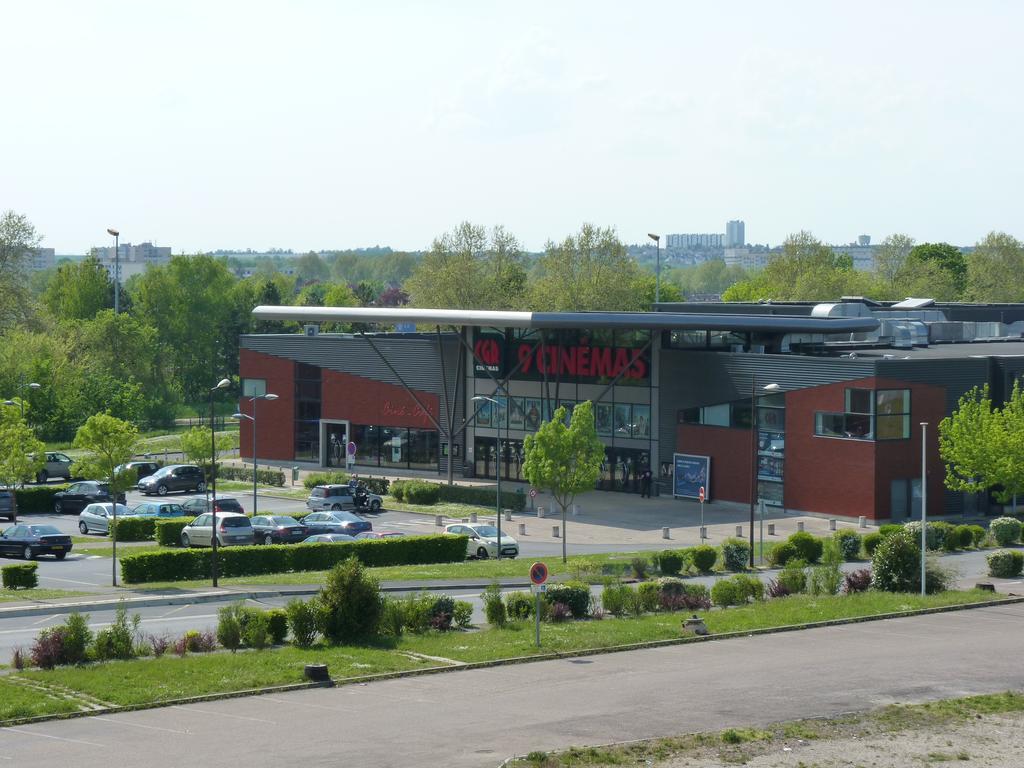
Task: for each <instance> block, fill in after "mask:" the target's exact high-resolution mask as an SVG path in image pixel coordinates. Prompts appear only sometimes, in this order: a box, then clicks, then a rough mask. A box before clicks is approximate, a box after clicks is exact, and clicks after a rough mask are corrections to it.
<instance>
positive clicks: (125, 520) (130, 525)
mask: <svg viewBox="0 0 1024 768" xmlns="http://www.w3.org/2000/svg"><path fill="white" fill-rule="evenodd" d="M156 521H157V518H155V517H120V516H119V517H118V518H117V522H116V523H115V521H114V520H108V521H107V524H108V525H109V526H110V530H111V532H112V533H113V532H116V533H117V540H118V541H149V540H150V539H152V538H153V534H154V532H155V530H156Z"/></svg>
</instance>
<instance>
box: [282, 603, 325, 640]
mask: <svg viewBox="0 0 1024 768" xmlns="http://www.w3.org/2000/svg"><path fill="white" fill-rule="evenodd" d="M285 613H287V614H288V629H290V630H291V633H292V640H294V641H295V644H296V645H297V646H299V647H300V648H308V647H309V646H311V645H312V644H313V643H314V642H315V641H316V613H317V611H316V604H315V603H314V602H313V601H310V602H304V601H302V600H299V599H295V600H291V601H289V603H288V605H287V606H285Z"/></svg>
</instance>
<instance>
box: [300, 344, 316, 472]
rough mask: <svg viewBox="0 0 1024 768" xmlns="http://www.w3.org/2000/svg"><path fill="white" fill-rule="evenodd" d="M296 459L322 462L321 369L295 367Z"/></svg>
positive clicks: (301, 364) (302, 365)
mask: <svg viewBox="0 0 1024 768" xmlns="http://www.w3.org/2000/svg"><path fill="white" fill-rule="evenodd" d="M295 458H296V459H299V460H301V461H320V368H319V367H318V366H315V365H306V364H305V363H296V365H295Z"/></svg>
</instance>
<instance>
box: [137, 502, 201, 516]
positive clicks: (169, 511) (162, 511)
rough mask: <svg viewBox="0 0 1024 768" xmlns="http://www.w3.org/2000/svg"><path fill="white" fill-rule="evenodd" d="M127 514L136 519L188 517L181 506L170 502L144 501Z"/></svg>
mask: <svg viewBox="0 0 1024 768" xmlns="http://www.w3.org/2000/svg"><path fill="white" fill-rule="evenodd" d="M129 514H132V515H136V516H137V517H188V516H189V515H188V513H187V512H186V511H185V509H184V507H183V506H182V505H181V504H175V503H172V502H154V501H144V502H142V503H141V504H136V505H135V506H134V507H132V508H131V511H130V513H129Z"/></svg>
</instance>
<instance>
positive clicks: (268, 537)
mask: <svg viewBox="0 0 1024 768" xmlns="http://www.w3.org/2000/svg"><path fill="white" fill-rule="evenodd" d="M263 543H264V544H273V543H274V537H273V536H271V535H270V534H269V533H268V534H267V535H266V536H264V537H263Z"/></svg>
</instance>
